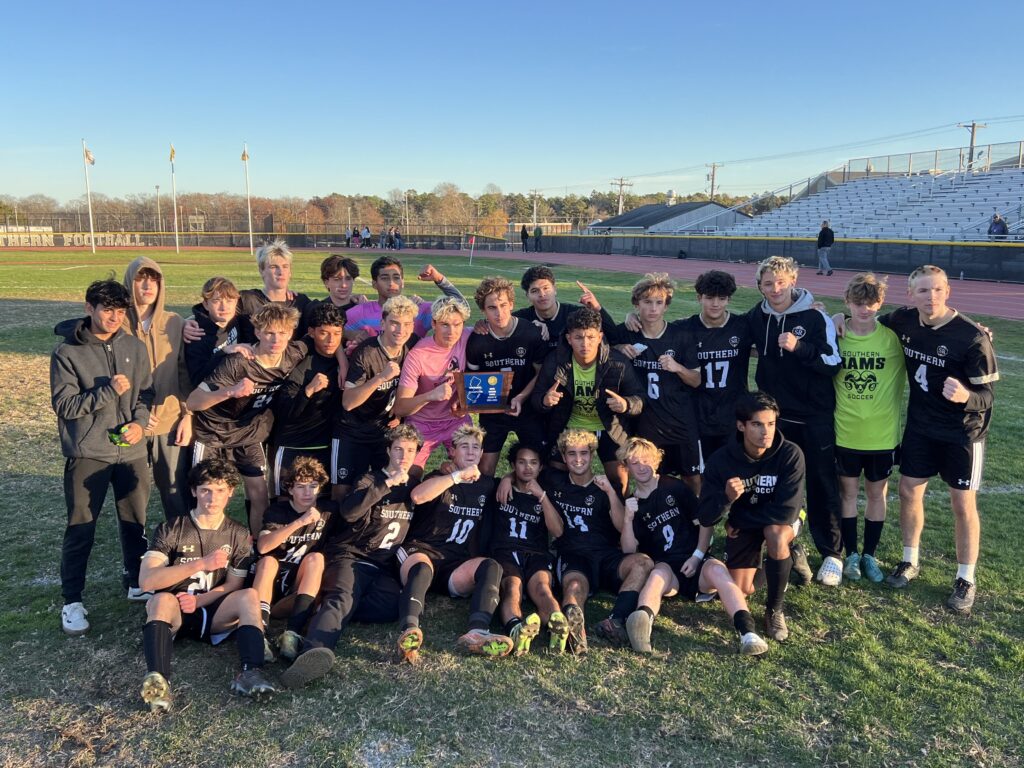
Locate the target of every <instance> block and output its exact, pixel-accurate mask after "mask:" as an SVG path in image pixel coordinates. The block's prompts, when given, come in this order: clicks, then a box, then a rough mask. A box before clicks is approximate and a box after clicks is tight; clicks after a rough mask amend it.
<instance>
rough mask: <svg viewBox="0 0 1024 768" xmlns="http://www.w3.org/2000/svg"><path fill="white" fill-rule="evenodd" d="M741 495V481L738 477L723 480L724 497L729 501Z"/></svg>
mask: <svg viewBox="0 0 1024 768" xmlns="http://www.w3.org/2000/svg"><path fill="white" fill-rule="evenodd" d="M742 495H743V481H742V480H740V479H739V478H738V477H730V478H729V479H728V480H726V481H725V498H727V499H728V500H729V501H730V502H733V501H736V499H738V498H739V497H740V496H742Z"/></svg>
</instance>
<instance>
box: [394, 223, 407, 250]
mask: <svg viewBox="0 0 1024 768" xmlns="http://www.w3.org/2000/svg"><path fill="white" fill-rule="evenodd" d="M404 246H405V241H404V240H402V232H401V230H399V228H398V227H395V250H396V251H400V250H402V248H403V247H404Z"/></svg>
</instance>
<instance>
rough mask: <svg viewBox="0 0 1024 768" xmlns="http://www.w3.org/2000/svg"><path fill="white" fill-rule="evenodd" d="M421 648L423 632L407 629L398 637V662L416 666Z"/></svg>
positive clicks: (416, 629) (417, 628) (412, 628)
mask: <svg viewBox="0 0 1024 768" xmlns="http://www.w3.org/2000/svg"><path fill="white" fill-rule="evenodd" d="M422 646H423V630H422V629H420V628H419V627H409V628H407V629H405V630H404V631H403V632H402V634H401V635H399V636H398V660H399V661H400V662H401V661H404V662H407V663H409V664H418V663H419V660H420V648H421V647H422Z"/></svg>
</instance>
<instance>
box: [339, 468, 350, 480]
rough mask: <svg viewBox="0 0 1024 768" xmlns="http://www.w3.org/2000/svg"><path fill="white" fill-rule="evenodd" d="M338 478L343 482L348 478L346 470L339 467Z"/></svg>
mask: <svg viewBox="0 0 1024 768" xmlns="http://www.w3.org/2000/svg"><path fill="white" fill-rule="evenodd" d="M338 477H339V478H340V479H342V480H344V479H345V478H346V477H348V470H347V469H346V468H345V467H339V468H338Z"/></svg>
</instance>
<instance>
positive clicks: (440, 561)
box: [395, 541, 473, 597]
mask: <svg viewBox="0 0 1024 768" xmlns="http://www.w3.org/2000/svg"><path fill="white" fill-rule="evenodd" d="M417 554H419V555H426V556H427V557H428V558H430V565H431V567H432V568H433V569H434V577H433V579H432V580H431V582H430V590H431V591H432V592H437V593H439V594H442V595H447V596H448V597H467V595H463V594H459V593H457V592H456V591H455V590H454V589H452V585H451V578H452V574H453V573H455V571H456V569H457V568H458V567H459V566H460V565H462V564H463V563H465V562H466V561H467V560H472V559H473V558H472V557H467V556H466V555H465V553H462V552H460V553H454V552H446V551H444V550H440V549H437V548H436V547H432V546H430V545H429V544H421V543H419V542H416V541H412V542H409V543H408V544H403V545H402V546H400V547H399V548H398V549H397V550H395V557H396V559H397V560H398V562H399V563H400V564H401V563H404V562H405V561H406V560H407V559H408V558H409V556H410V555H417Z"/></svg>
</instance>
